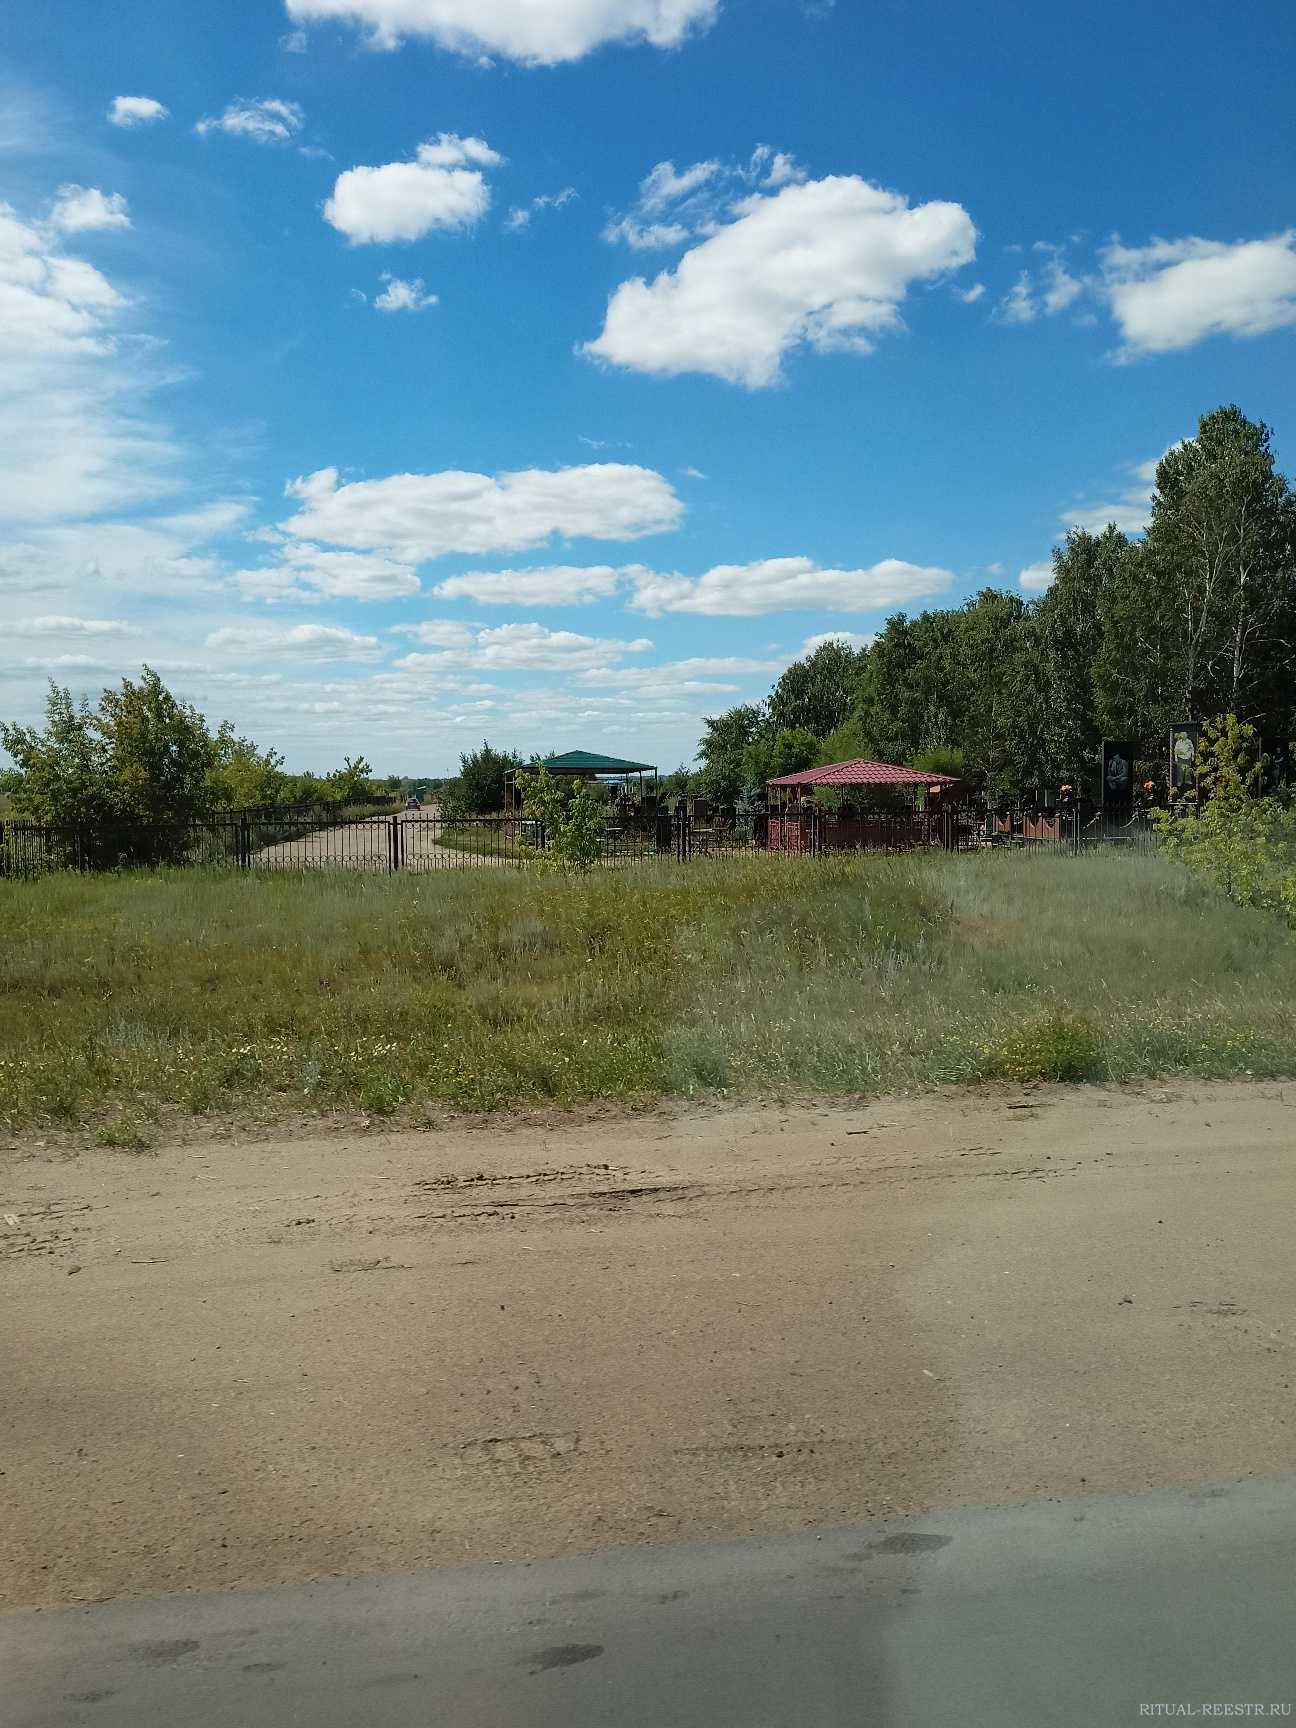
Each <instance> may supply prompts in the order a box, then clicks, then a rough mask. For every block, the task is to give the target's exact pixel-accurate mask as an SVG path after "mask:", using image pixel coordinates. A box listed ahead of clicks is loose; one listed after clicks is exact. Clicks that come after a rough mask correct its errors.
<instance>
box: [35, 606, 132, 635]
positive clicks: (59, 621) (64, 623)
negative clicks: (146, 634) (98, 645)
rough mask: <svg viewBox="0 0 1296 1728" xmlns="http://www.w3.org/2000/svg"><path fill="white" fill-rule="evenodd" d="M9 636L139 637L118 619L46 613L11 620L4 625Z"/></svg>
mask: <svg viewBox="0 0 1296 1728" xmlns="http://www.w3.org/2000/svg"><path fill="white" fill-rule="evenodd" d="M4 631H5V634H6V635H8V636H137V635H138V634H139V632H138V630H135V629H133V628H132V627H131V626H130V625H129V624H124V623H123V622H122V621H121V620H120V619H117V618H71V617H68V616H66V615H64V614H62V613H53V612H46V613H42V614H41V615H40V616H39V617H36V618H11V619H9V620H7V621H6V623H5V625H4Z"/></svg>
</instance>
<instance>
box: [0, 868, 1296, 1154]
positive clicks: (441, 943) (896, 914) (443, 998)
mask: <svg viewBox="0 0 1296 1728" xmlns="http://www.w3.org/2000/svg"><path fill="white" fill-rule="evenodd" d="M1293 1070H1296V946H1293V941H1292V939H1291V937H1290V936H1289V934H1288V933H1287V931H1286V930H1285V929H1284V927H1283V926H1282V925H1281V924H1279V923H1278V922H1277V921H1276V920H1274V919H1272V918H1270V917H1268V916H1267V915H1264V914H1260V913H1256V912H1249V911H1245V910H1242V909H1240V908H1238V907H1235V906H1232V905H1230V904H1228V903H1227V902H1226V901H1224V900H1223V899H1222V898H1221V897H1220V896H1219V895H1217V894H1216V893H1215V892H1214V891H1213V890H1211V889H1210V888H1208V887H1206V886H1204V885H1202V884H1200V883H1198V882H1196V881H1194V880H1193V879H1192V878H1190V877H1189V876H1188V875H1187V874H1186V873H1184V872H1182V871H1180V870H1179V869H1178V868H1176V867H1175V866H1172V865H1169V864H1167V863H1165V862H1163V861H1160V860H1157V859H1155V858H1148V857H1139V858H1131V857H1126V856H1118V855H1114V854H1102V855H1097V856H1089V857H1084V858H1080V859H1075V858H1071V857H1065V856H1050V857H1046V858H1039V857H1035V858H1022V857H1002V856H987V857H974V858H950V857H943V856H942V857H937V858H905V859H881V858H874V859H861V860H835V859H814V860H803V861H796V860H779V859H764V858H756V859H752V860H747V861H738V862H731V861H725V862H720V861H717V862H715V863H695V864H693V865H692V866H690V867H689V868H687V869H681V868H680V867H679V866H677V865H674V864H659V865H643V866H636V867H634V868H633V869H623V870H607V871H597V872H594V873H593V874H591V875H590V876H588V877H585V878H579V879H562V878H555V877H552V876H543V877H542V876H538V875H534V874H532V873H530V872H527V871H522V870H517V871H514V870H502V869H494V870H482V871H473V870H468V871H462V872H460V871H445V872H438V873H436V874H430V875H427V876H422V877H419V876H414V875H409V876H396V877H391V878H388V877H371V876H365V875H362V874H356V875H348V874H346V873H343V872H339V873H337V874H333V875H319V876H314V877H307V878H304V879H303V878H301V877H294V876H287V875H264V876H259V875H251V876H239V875H233V874H229V875H226V874H211V875H205V874H202V873H199V872H174V873H168V872H165V871H163V872H159V873H157V874H136V875H124V876H120V877H97V878H94V877H92V878H77V877H73V876H62V877H51V878H47V879H45V880H43V881H39V882H34V883H13V884H7V885H3V886H2V887H0V1121H3V1122H4V1123H5V1124H6V1125H8V1126H10V1127H16V1126H20V1125H24V1124H31V1123H43V1122H63V1123H68V1124H76V1123H83V1122H97V1123H101V1124H102V1123H105V1122H107V1123H112V1122H114V1121H115V1120H118V1119H125V1120H127V1121H128V1122H129V1123H131V1124H135V1123H136V1122H137V1121H138V1119H139V1118H140V1117H141V1116H142V1117H144V1118H150V1117H157V1116H158V1115H165V1114H167V1113H169V1112H173V1111H176V1110H179V1111H187V1112H207V1111H222V1112H234V1113H237V1114H239V1115H242V1116H247V1117H261V1118H264V1117H266V1116H269V1115H273V1114H282V1113H286V1112H293V1111H301V1110H307V1111H312V1110H320V1111H322V1110H334V1109H344V1110H360V1111H365V1112H380V1113H389V1112H400V1113H401V1114H402V1115H412V1116H414V1117H415V1118H416V1117H417V1115H418V1114H419V1112H420V1111H422V1110H424V1109H427V1108H429V1107H433V1106H444V1105H446V1104H449V1105H453V1106H457V1107H460V1108H464V1109H469V1110H484V1109H493V1108H498V1107H501V1106H508V1105H513V1104H534V1103H536V1102H540V1101H545V1100H557V1101H561V1102H567V1101H574V1100H578V1099H592V1098H624V1099H633V1098H637V1097H651V1096H660V1095H662V1094H691V1093H698V1092H717V1091H724V1092H728V1093H758V1092H761V1091H764V1090H770V1089H780V1090H784V1089H789V1088H798V1089H800V1088H804V1089H807V1090H815V1091H821V1092H826V1093H855V1092H869V1091H876V1090H882V1089H892V1088H897V1087H920V1086H927V1085H931V1084H933V1083H939V1082H942V1081H974V1080H980V1079H990V1078H1001V1077H1011V1078H1029V1077H1033V1076H1045V1077H1052V1078H1059V1079H1095V1080H1104V1079H1110V1080H1116V1079H1129V1078H1135V1077H1139V1076H1146V1075H1153V1074H1165V1073H1190V1074H1200V1075H1210V1076H1224V1075H1233V1074H1241V1073H1254V1074H1263V1075H1279V1074H1289V1073H1292V1072H1293ZM132 1131H133V1130H132Z"/></svg>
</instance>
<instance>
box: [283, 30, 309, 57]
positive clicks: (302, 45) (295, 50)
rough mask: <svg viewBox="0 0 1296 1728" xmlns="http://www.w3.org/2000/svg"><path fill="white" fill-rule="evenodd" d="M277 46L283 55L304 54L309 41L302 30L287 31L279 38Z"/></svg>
mask: <svg viewBox="0 0 1296 1728" xmlns="http://www.w3.org/2000/svg"><path fill="white" fill-rule="evenodd" d="M279 46H280V47H281V48H282V49H283V51H284V53H285V54H304V53H305V52H306V50H307V48H308V47H309V46H310V39H309V37H308V36H307V34H306V32H305V31H304V30H288V31H286V32H285V33H284V34H283V35H282V36H281V37H280V38H279Z"/></svg>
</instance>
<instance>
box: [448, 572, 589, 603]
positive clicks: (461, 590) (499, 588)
mask: <svg viewBox="0 0 1296 1728" xmlns="http://www.w3.org/2000/svg"><path fill="white" fill-rule="evenodd" d="M620 580H621V578H620V573H619V572H618V571H617V570H615V569H613V567H612V566H611V565H610V564H590V565H572V564H550V565H546V566H545V567H544V568H542V569H532V570H466V571H464V573H463V574H462V575H460V576H449V577H447V578H446V580H445V581H444V582H438V583H437V585H436V587H435V588H434V589H433V590H432V592H433V593H434V594H435V595H436V596H437V598H438V599H439V600H475V601H477V603H478V604H479V605H482V606H580V605H584V604H586V603H587V602H589V601H592V600H606V599H607V598H608V597H609V596H610V595H612V594H615V593H616V590H617V587H618V585H619V583H620Z"/></svg>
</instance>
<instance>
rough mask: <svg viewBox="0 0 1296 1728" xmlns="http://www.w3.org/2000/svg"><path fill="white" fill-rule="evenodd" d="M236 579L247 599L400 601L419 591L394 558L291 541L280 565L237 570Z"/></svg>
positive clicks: (416, 582)
mask: <svg viewBox="0 0 1296 1728" xmlns="http://www.w3.org/2000/svg"><path fill="white" fill-rule="evenodd" d="M232 581H233V582H234V584H235V586H236V587H237V588H238V590H239V592H240V593H241V594H243V595H244V597H245V598H247V599H249V600H289V601H292V600H295V601H307V602H312V601H319V600H325V599H329V600H396V599H401V598H404V597H405V596H407V595H410V594H417V593H418V591H419V579H418V576H417V575H416V574H415V572H414V570H413V569H412V567H411V566H410V565H409V564H402V563H400V562H399V561H397V560H396V559H394V558H384V557H382V556H380V555H378V554H376V553H371V552H335V551H329V550H326V549H325V548H324V547H321V546H314V545H312V544H311V543H310V542H309V541H305V542H298V541H291V540H290V541H288V542H287V543H286V544H284V545H283V546H282V547H281V548H280V552H279V561H278V563H276V564H267V565H262V566H261V567H260V568H258V569H253V570H238V571H236V572H235V573H234V576H233V577H232Z"/></svg>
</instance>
